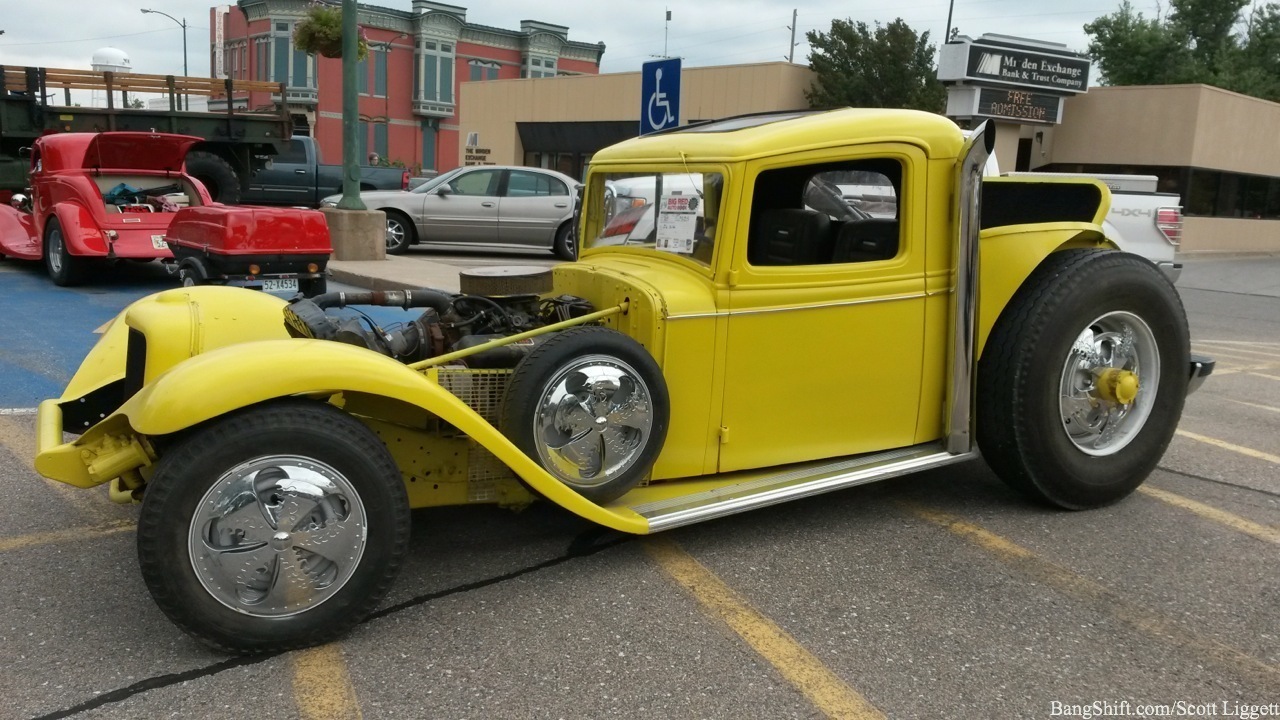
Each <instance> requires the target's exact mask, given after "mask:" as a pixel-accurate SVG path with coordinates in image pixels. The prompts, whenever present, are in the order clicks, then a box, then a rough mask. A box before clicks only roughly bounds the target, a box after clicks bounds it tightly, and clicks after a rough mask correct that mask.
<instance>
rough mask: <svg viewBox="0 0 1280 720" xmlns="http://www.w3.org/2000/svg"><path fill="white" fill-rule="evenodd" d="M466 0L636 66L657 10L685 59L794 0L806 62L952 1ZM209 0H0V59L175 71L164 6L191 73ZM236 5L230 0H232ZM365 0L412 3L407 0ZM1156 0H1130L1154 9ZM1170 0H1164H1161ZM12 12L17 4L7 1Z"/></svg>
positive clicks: (1028, 5) (697, 58) (933, 32)
mask: <svg viewBox="0 0 1280 720" xmlns="http://www.w3.org/2000/svg"><path fill="white" fill-rule="evenodd" d="M450 3H451V4H454V5H461V6H464V7H466V8H467V20H468V21H469V22H473V23H480V24H483V25H493V26H497V27H502V28H510V29H518V28H519V27H520V21H521V20H542V21H544V22H550V23H555V24H557V25H565V26H568V28H569V39H570V40H576V41H582V42H589V43H596V42H604V43H605V45H606V46H607V47H606V50H605V54H604V60H603V63H602V65H601V72H624V71H628V70H638V69H639V67H640V64H641V63H643V62H644V61H646V60H648V59H650V58H651V57H652V56H657V55H662V54H663V25H664V22H663V20H664V10H665V9H670V10H671V13H672V20H671V23H670V30H669V37H668V40H667V54H668V55H672V56H680V57H682V58H684V65H685V66H686V67H700V66H705V65H731V64H739V63H751V62H766V61H772V60H784V59H786V55H787V45H788V42H789V40H790V31H789V30H788V29H787V26H788V25H790V24H791V11H792V9H793V8H799V10H800V14H799V20H798V21H797V26H798V27H797V33H796V41H797V43H798V45H797V47H796V49H795V61H796V62H797V63H807V62H808V60H807V57H808V51H809V46H808V44H807V43H806V42H805V40H804V32H805V31H806V30H814V29H817V30H823V31H825V30H829V29H830V27H831V20H832V19H833V18H852V19H854V20H861V21H865V22H867V23H872V22H876V21H879V22H881V23H887V22H890V21H892V20H893V19H894V18H897V17H901V18H902V19H903V20H905V21H906V22H907V23H908V24H909V25H911V26H912V27H913V28H915V29H916V30H917V31H924V30H928V31H930V37H931V38H933V39H935V40H938V41H940V40H941V38H942V35H943V32H944V27H945V26H946V24H947V6H948V0H897V1H896V2H886V1H885V0H808V2H805V3H803V4H801V3H799V2H798V0H789V1H784V0H698V2H696V3H694V2H687V3H679V2H668V3H664V2H651V1H649V0H632V1H631V2H609V1H608V0H605V1H601V0H554V2H549V3H538V4H536V7H538V8H539V9H537V10H532V9H531V8H532V7H535V3H530V2H527V1H525V2H515V1H514V0H489V1H487V2H485V1H483V0H475V1H474V2H467V0H450ZM213 4H214V3H211V2H209V1H208V0H142V1H141V2H137V3H135V2H133V1H132V0H36V1H35V2H31V1H26V0H0V9H3V10H5V11H6V12H0V30H4V31H5V33H4V35H2V36H0V64H2V65H39V66H45V67H74V68H86V69H87V68H88V67H89V58H90V57H91V56H92V54H93V51H94V50H97V49H98V48H100V47H103V46H108V45H109V46H113V47H117V48H120V49H121V50H124V51H125V52H126V53H128V54H129V56H130V58H131V59H132V61H133V69H134V71H135V72H143V73H154V74H161V75H167V74H170V73H172V74H180V73H181V72H182V30H181V28H180V27H178V25H177V24H176V23H174V22H173V21H170V20H168V19H167V18H165V17H163V16H160V15H154V14H151V15H144V14H142V13H141V12H139V9H141V8H144V7H148V8H152V9H155V10H161V11H163V12H166V13H168V14H170V15H173V16H174V17H176V18H178V19H183V18H185V19H186V21H187V25H188V28H187V33H188V37H187V42H188V52H189V55H190V59H189V63H190V68H191V69H190V74H191V75H201V76H208V75H209V52H208V48H209V8H210V6H211V5H213ZM230 4H234V3H230ZM371 4H375V5H382V6H385V7H391V8H397V9H401V10H406V11H407V10H409V9H410V8H411V6H412V3H411V0H377V1H376V2H373V3H371ZM1119 4H1120V2H1119V0H1065V2H1064V1H1063V0H955V17H954V20H953V21H952V22H953V25H954V26H955V27H957V28H959V30H960V32H961V33H963V34H965V35H970V36H973V37H976V36H978V35H981V34H983V33H988V32H991V33H1002V34H1006V35H1018V36H1021V37H1029V38H1035V39H1038V40H1047V41H1051V42H1058V43H1063V44H1065V45H1067V46H1068V47H1069V48H1071V49H1073V50H1080V51H1083V50H1085V48H1086V46H1087V44H1088V38H1087V36H1086V35H1085V34H1084V31H1083V30H1082V26H1083V25H1084V24H1085V23H1087V22H1089V21H1091V20H1093V19H1094V18H1096V17H1098V16H1099V15H1104V14H1107V13H1110V12H1112V11H1114V10H1115V9H1116V8H1117V7H1118V6H1119ZM1158 4H1159V3H1158V0H1134V1H1133V5H1134V7H1135V8H1137V9H1138V10H1140V11H1143V12H1145V13H1147V14H1148V15H1154V14H1155V12H1156V8H1157V6H1158ZM1166 5H1167V3H1166ZM19 8H21V10H20V11H17V12H14V11H15V10H19Z"/></svg>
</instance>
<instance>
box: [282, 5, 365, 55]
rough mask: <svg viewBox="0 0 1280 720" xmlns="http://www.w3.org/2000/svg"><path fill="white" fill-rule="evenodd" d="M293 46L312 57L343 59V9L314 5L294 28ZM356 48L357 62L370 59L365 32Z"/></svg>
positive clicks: (358, 40)
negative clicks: (321, 56)
mask: <svg viewBox="0 0 1280 720" xmlns="http://www.w3.org/2000/svg"><path fill="white" fill-rule="evenodd" d="M293 46H294V47H295V48H297V49H298V50H301V51H302V52H305V53H308V54H311V55H323V56H325V57H329V58H340V57H342V8H341V7H337V6H334V5H326V4H324V3H319V2H315V3H312V4H311V6H310V7H309V8H307V14H306V15H305V16H304V17H303V18H302V19H301V20H299V21H298V22H297V24H296V25H294V26H293ZM356 46H357V48H358V51H357V52H356V59H357V60H364V59H365V58H367V57H369V43H368V41H367V40H366V39H365V37H364V32H363V31H362V32H361V33H360V37H359V38H357V41H356Z"/></svg>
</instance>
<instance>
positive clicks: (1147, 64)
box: [1084, 0, 1280, 101]
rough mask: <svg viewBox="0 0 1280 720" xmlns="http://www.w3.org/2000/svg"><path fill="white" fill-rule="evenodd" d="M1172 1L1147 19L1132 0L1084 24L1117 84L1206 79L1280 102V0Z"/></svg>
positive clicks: (1108, 78)
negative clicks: (1162, 13)
mask: <svg viewBox="0 0 1280 720" xmlns="http://www.w3.org/2000/svg"><path fill="white" fill-rule="evenodd" d="M1248 4H1249V0H1169V8H1170V12H1169V15H1168V16H1167V17H1165V18H1150V19H1149V18H1146V17H1144V16H1143V15H1142V13H1138V12H1134V10H1133V6H1132V5H1131V4H1130V3H1129V1H1128V0H1125V1H1124V2H1122V3H1121V4H1120V7H1119V9H1118V10H1116V11H1115V12H1113V13H1111V14H1109V15H1103V16H1102V17H1099V18H1097V19H1096V20H1094V21H1093V22H1091V23H1089V24H1087V25H1085V26H1084V30H1085V32H1086V33H1088V34H1089V35H1090V36H1091V39H1090V42H1089V54H1090V55H1091V56H1092V57H1093V59H1094V60H1095V61H1096V62H1097V64H1098V69H1099V70H1100V71H1101V73H1102V76H1103V77H1102V81H1103V82H1105V83H1109V84H1112V85H1168V84H1174V83H1207V84H1210V85H1215V86H1217V87H1220V88H1224V89H1227V90H1234V91H1236V92H1241V93H1245V94H1248V95H1254V96H1256V97H1262V98H1266V99H1268V100H1276V101H1280V3H1277V2H1268V3H1267V4H1265V5H1263V6H1261V7H1259V8H1256V9H1255V10H1254V11H1253V12H1252V13H1251V15H1250V17H1249V22H1248V23H1244V22H1243V17H1242V11H1243V9H1244V7H1245V6H1246V5H1248Z"/></svg>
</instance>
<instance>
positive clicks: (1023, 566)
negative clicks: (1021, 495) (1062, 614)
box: [903, 503, 1280, 687]
mask: <svg viewBox="0 0 1280 720" xmlns="http://www.w3.org/2000/svg"><path fill="white" fill-rule="evenodd" d="M903 505H904V506H905V507H906V508H907V509H908V510H909V511H910V512H911V513H913V514H914V515H916V516H917V517H919V518H921V519H923V520H926V521H928V522H930V523H932V524H934V525H937V526H939V527H941V528H944V529H946V530H948V531H949V532H951V533H953V534H955V535H958V536H959V537H961V538H964V539H965V540H967V541H969V542H971V543H973V544H974V545H977V546H978V547H980V548H982V549H983V550H986V551H988V552H990V553H991V554H993V555H995V556H996V557H997V558H998V559H999V560H1000V561H1001V562H1003V563H1005V564H1006V565H1009V566H1012V567H1014V568H1015V569H1017V570H1019V571H1021V572H1023V573H1025V574H1026V575H1028V576H1030V577H1032V578H1034V579H1035V580H1037V581H1040V582H1043V583H1045V584H1046V585H1049V586H1051V587H1053V588H1055V589H1056V590H1058V591H1059V592H1062V593H1064V594H1067V595H1070V596H1073V597H1076V598H1078V599H1082V600H1085V601H1087V602H1089V603H1090V605H1091V607H1092V609H1093V610H1094V611H1096V612H1100V613H1103V614H1105V615H1109V616H1110V617H1112V618H1114V619H1116V620H1118V621H1120V622H1122V623H1124V624H1125V625H1128V626H1129V627H1130V628H1132V629H1134V630H1136V631H1138V632H1140V633H1142V634H1144V635H1147V636H1149V637H1152V638H1155V639H1156V640H1159V641H1161V642H1166V643H1170V644H1172V645H1173V646H1175V647H1177V648H1179V649H1183V650H1189V651H1193V652H1195V653H1197V654H1199V655H1200V656H1202V657H1205V658H1207V659H1210V660H1213V661H1215V662H1216V663H1218V664H1219V665H1221V666H1224V667H1226V668H1228V669H1230V670H1231V671H1233V673H1234V674H1237V675H1239V676H1241V677H1244V678H1249V679H1251V680H1253V681H1254V682H1256V683H1257V684H1258V685H1259V686H1261V687H1275V686H1276V683H1280V668H1277V667H1275V666H1273V665H1269V664H1267V663H1266V662H1264V661H1262V660H1259V659H1258V658H1255V657H1253V656H1252V655H1249V654H1246V653H1244V652H1241V651H1240V650H1237V649H1236V648H1234V647H1231V646H1230V645H1227V644H1226V643H1223V642H1219V641H1217V640H1214V639H1213V638H1207V637H1203V636H1201V635H1199V634H1197V633H1195V632H1193V631H1191V630H1187V629H1185V628H1183V627H1182V626H1181V625H1179V624H1178V623H1175V622H1174V621H1172V620H1170V619H1168V618H1166V617H1164V616H1163V615H1160V614H1159V613H1156V612H1152V611H1151V610H1148V609H1146V608H1144V607H1142V606H1141V605H1138V604H1136V603H1134V602H1132V601H1130V600H1128V599H1127V598H1125V597H1123V596H1122V595H1120V594H1119V593H1117V592H1115V591H1114V590H1111V589H1110V588H1107V587H1106V586H1104V585H1102V584H1100V583H1097V582H1094V581H1092V580H1090V579H1088V578H1085V577H1083V576H1080V575H1077V574H1076V573H1074V572H1072V571H1070V570H1068V569H1067V568H1064V567H1062V566H1061V565H1058V564H1056V563H1054V562H1051V561H1049V560H1046V559H1044V558H1042V557H1040V556H1038V555H1036V554H1035V553H1033V552H1032V551H1030V550H1028V549H1027V548H1024V547H1022V546H1021V545H1018V544H1016V543H1014V542H1013V541H1011V540H1007V539H1005V538H1003V537H1001V536H999V535H997V534H995V533H993V532H991V531H990V530H987V529H985V528H983V527H980V526H978V525H974V524H972V523H968V522H965V521H963V520H961V519H959V518H957V517H955V516H953V515H949V514H947V513H944V512H941V511H938V510H933V509H930V508H924V507H920V506H917V505H912V504H908V503H903Z"/></svg>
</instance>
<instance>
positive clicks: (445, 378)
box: [440, 368, 515, 502]
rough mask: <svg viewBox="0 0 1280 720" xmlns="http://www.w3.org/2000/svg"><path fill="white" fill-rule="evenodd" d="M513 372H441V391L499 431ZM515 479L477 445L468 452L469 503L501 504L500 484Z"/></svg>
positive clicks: (472, 446) (502, 463) (502, 370)
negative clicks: (447, 392)
mask: <svg viewBox="0 0 1280 720" xmlns="http://www.w3.org/2000/svg"><path fill="white" fill-rule="evenodd" d="M512 372H514V371H512V370H507V369H501V370H474V369H469V368H440V387H442V388H444V389H445V390H448V391H449V392H451V393H453V395H454V396H455V397H457V398H458V399H459V400H461V401H462V402H464V403H466V405H467V407H469V408H471V409H472V410H475V411H476V413H477V414H478V415H479V416H480V417H482V418H484V419H485V422H488V423H489V424H490V425H493V426H494V427H497V426H498V424H499V422H500V421H501V414H502V401H503V398H505V397H506V394H507V384H508V383H510V382H511V374H512ZM514 477H515V475H514V474H513V473H512V472H511V470H510V468H508V467H507V465H506V463H504V462H502V461H501V460H499V459H498V458H496V457H494V455H493V453H491V452H489V451H488V450H486V449H485V448H484V446H482V445H480V444H479V443H477V442H476V441H474V440H472V441H471V442H470V444H469V449H468V451H467V499H468V500H469V501H470V502H493V501H495V500H497V499H498V497H497V485H498V482H499V481H501V480H507V479H510V478H514Z"/></svg>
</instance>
